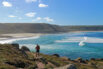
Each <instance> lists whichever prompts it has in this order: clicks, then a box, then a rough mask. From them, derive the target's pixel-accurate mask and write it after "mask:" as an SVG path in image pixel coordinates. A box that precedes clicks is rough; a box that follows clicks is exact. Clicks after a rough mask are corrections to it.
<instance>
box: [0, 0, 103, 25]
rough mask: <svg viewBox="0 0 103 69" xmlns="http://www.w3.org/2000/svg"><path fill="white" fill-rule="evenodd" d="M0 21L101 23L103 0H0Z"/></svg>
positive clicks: (67, 23)
mask: <svg viewBox="0 0 103 69" xmlns="http://www.w3.org/2000/svg"><path fill="white" fill-rule="evenodd" d="M0 23H49V24H58V25H103V0H0Z"/></svg>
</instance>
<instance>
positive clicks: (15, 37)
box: [0, 33, 44, 44]
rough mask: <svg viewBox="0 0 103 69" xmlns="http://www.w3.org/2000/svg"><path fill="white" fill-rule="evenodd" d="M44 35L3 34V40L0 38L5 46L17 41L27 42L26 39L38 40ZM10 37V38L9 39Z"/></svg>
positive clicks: (0, 41)
mask: <svg viewBox="0 0 103 69" xmlns="http://www.w3.org/2000/svg"><path fill="white" fill-rule="evenodd" d="M42 35H44V34H40V33H38V34H37V33H17V34H2V36H3V37H2V36H1V37H2V38H0V43H1V44H5V43H12V42H13V41H16V40H21V39H22V40H25V39H37V38H39V37H40V36H42ZM7 36H9V37H7Z"/></svg>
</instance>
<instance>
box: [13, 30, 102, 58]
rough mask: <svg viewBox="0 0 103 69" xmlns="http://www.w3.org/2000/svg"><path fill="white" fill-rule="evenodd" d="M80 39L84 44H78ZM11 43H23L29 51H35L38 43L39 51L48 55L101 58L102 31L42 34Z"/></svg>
mask: <svg viewBox="0 0 103 69" xmlns="http://www.w3.org/2000/svg"><path fill="white" fill-rule="evenodd" d="M85 37H86V38H87V39H86V40H85ZM81 41H83V44H84V45H79V43H80V42H81ZM13 43H19V44H20V46H23V45H25V46H27V47H28V48H29V49H30V50H31V51H35V46H36V44H39V45H40V46H41V51H40V52H41V53H44V54H50V55H51V54H55V53H56V54H59V55H60V56H66V57H69V58H71V59H76V58H78V57H82V58H83V59H90V58H103V55H102V53H103V32H80V33H65V34H51V35H42V36H40V37H39V38H36V39H35V38H34V39H25V40H22V39H21V40H16V41H14V42H13Z"/></svg>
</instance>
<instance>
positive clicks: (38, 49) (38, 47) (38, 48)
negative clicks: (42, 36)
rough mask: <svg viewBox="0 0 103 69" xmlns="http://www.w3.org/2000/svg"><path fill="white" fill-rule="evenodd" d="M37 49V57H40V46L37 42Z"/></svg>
mask: <svg viewBox="0 0 103 69" xmlns="http://www.w3.org/2000/svg"><path fill="white" fill-rule="evenodd" d="M35 49H36V57H38V56H39V54H40V46H39V45H38V44H37V45H36V47H35Z"/></svg>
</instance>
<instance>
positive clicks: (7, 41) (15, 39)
mask: <svg viewBox="0 0 103 69" xmlns="http://www.w3.org/2000/svg"><path fill="white" fill-rule="evenodd" d="M39 37H40V36H35V37H23V38H12V39H5V40H0V44H8V43H13V42H14V41H18V40H28V39H37V38H39Z"/></svg>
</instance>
